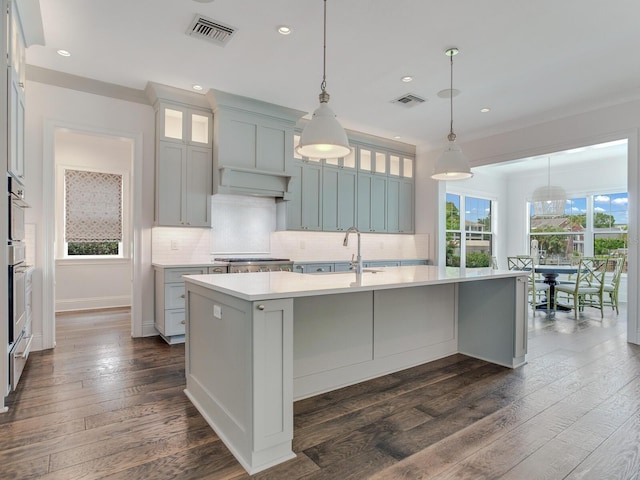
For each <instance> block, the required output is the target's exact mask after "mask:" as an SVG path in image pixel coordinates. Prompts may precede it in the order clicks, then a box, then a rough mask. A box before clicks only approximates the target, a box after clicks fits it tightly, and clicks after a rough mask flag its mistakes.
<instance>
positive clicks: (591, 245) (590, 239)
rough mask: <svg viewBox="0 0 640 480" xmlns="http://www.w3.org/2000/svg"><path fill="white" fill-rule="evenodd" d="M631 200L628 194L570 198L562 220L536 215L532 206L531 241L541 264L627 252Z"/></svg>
mask: <svg viewBox="0 0 640 480" xmlns="http://www.w3.org/2000/svg"><path fill="white" fill-rule="evenodd" d="M628 201H629V197H628V194H627V193H626V192H624V193H612V194H593V195H587V196H584V197H577V198H570V199H568V200H567V203H566V206H565V213H564V215H562V216H560V217H538V216H535V215H534V214H533V208H532V207H531V206H530V215H529V239H530V241H531V240H537V241H538V251H539V254H540V259H541V262H544V263H558V264H570V263H572V262H573V263H575V260H576V259H578V258H580V257H582V256H586V257H590V256H594V255H617V254H622V253H626V249H627V245H628V244H627V227H628V221H629V211H628Z"/></svg>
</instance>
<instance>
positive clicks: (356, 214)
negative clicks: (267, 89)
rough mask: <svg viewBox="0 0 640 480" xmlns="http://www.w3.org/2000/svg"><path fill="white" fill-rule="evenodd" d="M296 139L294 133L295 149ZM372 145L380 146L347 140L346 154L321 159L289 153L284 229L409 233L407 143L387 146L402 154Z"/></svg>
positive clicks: (410, 176) (411, 162) (410, 193)
mask: <svg viewBox="0 0 640 480" xmlns="http://www.w3.org/2000/svg"><path fill="white" fill-rule="evenodd" d="M298 139H299V137H298V136H297V135H294V146H295V145H296V143H297V141H298ZM377 141H380V142H381V144H380V145H373V144H359V143H358V142H357V141H351V140H350V142H351V146H352V147H353V152H352V153H351V154H350V155H349V156H347V157H345V158H339V159H324V160H322V161H312V160H310V159H304V158H301V157H299V156H298V155H297V154H296V153H295V149H294V154H293V155H294V164H295V168H294V173H293V179H292V182H291V185H292V189H291V198H292V200H291V201H287V202H281V204H285V205H286V211H287V215H286V218H287V224H286V228H287V229H288V230H323V231H330V232H335V231H338V232H339V231H344V230H346V229H348V228H349V227H351V226H354V225H355V226H356V227H358V229H359V230H360V231H362V232H372V233H387V232H388V233H413V231H414V227H413V225H414V211H415V209H414V194H413V192H414V178H413V165H414V156H413V155H414V153H413V151H412V149H409V148H406V147H408V146H406V145H400V144H396V143H395V142H390V141H389V142H388V143H389V144H390V145H393V146H396V145H400V146H402V147H403V148H406V150H407V151H406V152H405V151H402V150H401V149H398V150H392V149H391V148H390V147H389V146H387V145H386V144H385V141H382V140H381V139H377ZM319 178H320V180H318V179H319ZM318 181H319V185H320V193H318ZM307 185H310V186H309V187H308V188H307ZM305 206H306V208H305ZM305 212H306V215H305V214H304V213H305ZM318 214H319V215H320V219H319V221H318V222H316V218H317V217H316V216H317V215H318ZM305 219H306V220H305Z"/></svg>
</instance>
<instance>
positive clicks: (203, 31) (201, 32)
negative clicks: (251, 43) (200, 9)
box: [187, 15, 236, 46]
mask: <svg viewBox="0 0 640 480" xmlns="http://www.w3.org/2000/svg"><path fill="white" fill-rule="evenodd" d="M235 33H236V28H235V27H231V26H229V25H225V24H224V23H220V22H217V21H215V20H212V19H210V18H207V17H205V16H202V15H196V16H195V17H194V19H193V22H191V25H189V29H188V30H187V35H191V36H192V37H197V38H202V39H204V40H207V41H209V42H212V43H215V44H216V45H222V46H224V45H226V44H227V43H229V40H231V37H233V35H234V34H235Z"/></svg>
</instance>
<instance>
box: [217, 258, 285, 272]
mask: <svg viewBox="0 0 640 480" xmlns="http://www.w3.org/2000/svg"><path fill="white" fill-rule="evenodd" d="M214 260H215V261H216V262H228V264H229V266H228V267H227V273H251V272H291V271H293V262H292V261H291V260H289V259H288V258H215V259H214Z"/></svg>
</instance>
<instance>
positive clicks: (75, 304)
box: [56, 295, 131, 313]
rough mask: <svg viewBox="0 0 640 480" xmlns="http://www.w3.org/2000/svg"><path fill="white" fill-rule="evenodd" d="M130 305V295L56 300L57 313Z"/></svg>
mask: <svg viewBox="0 0 640 480" xmlns="http://www.w3.org/2000/svg"><path fill="white" fill-rule="evenodd" d="M130 306H131V296H130V295H122V296H117V297H94V298H71V299H66V300H56V313H58V312H73V311H76V310H95V309H98V308H115V307H130Z"/></svg>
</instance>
